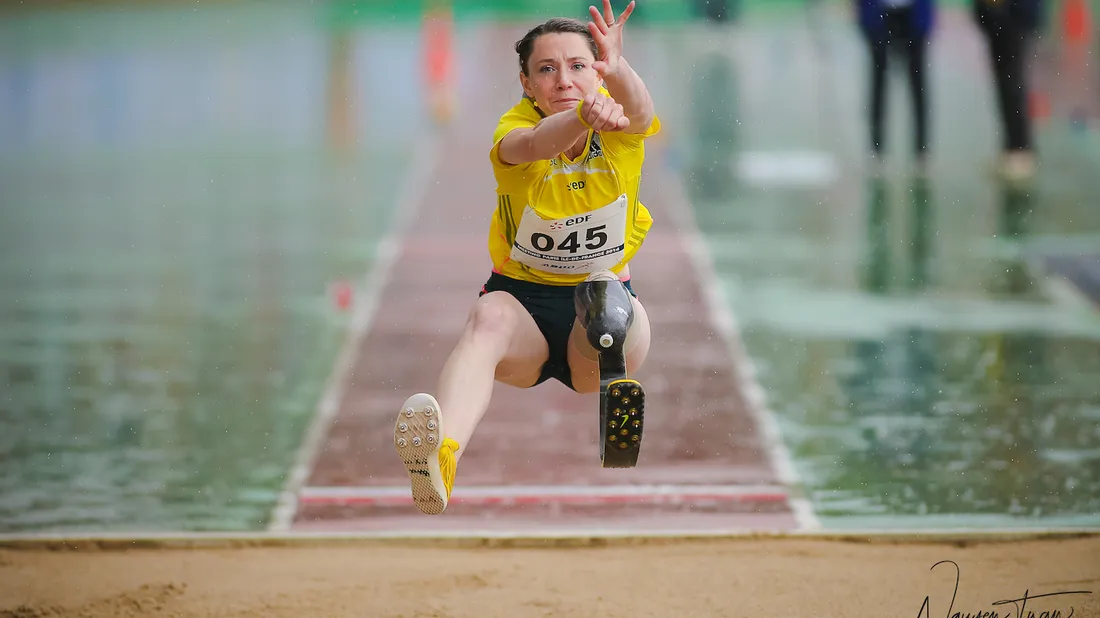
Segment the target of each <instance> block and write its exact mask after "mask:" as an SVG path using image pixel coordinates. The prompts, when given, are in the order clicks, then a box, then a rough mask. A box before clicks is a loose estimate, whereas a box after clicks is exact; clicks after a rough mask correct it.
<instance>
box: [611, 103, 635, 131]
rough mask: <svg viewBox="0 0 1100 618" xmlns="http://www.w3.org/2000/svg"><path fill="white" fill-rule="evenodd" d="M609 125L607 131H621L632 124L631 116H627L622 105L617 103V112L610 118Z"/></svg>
mask: <svg viewBox="0 0 1100 618" xmlns="http://www.w3.org/2000/svg"><path fill="white" fill-rule="evenodd" d="M608 125H609V126H608V128H607V129H606V130H607V131H621V130H623V129H625V128H626V127H627V126H629V125H630V118H627V116H626V113H625V112H624V111H623V106H622V105H619V104H618V103H616V104H615V113H614V114H612V115H611V118H609V119H608Z"/></svg>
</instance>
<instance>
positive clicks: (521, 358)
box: [394, 0, 660, 514]
mask: <svg viewBox="0 0 1100 618" xmlns="http://www.w3.org/2000/svg"><path fill="white" fill-rule="evenodd" d="M633 11H634V2H631V3H630V4H629V5H628V6H627V7H626V9H625V10H624V11H623V13H622V15H620V16H619V18H618V19H615V16H614V13H613V12H612V9H611V3H610V0H604V1H603V11H602V13H601V12H600V11H599V10H598V9H596V8H595V7H589V12H590V14H591V18H592V19H591V21H590V22H588V24H585V23H584V22H581V21H577V20H573V19H564V18H555V19H551V20H549V21H546V22H545V23H542V24H540V25H538V26H536V27H535V28H533V29H532V30H531V31H530V32H528V33H527V34H526V35H525V36H524V37H523V38H522V39H521V40H520V41H519V42H517V43H516V46H515V50H516V53H517V54H518V55H519V68H520V74H519V79H520V82H521V84H522V85H523V92H524V97H523V98H522V100H520V101H519V102H518V103H516V104H515V105H514V106H513V107H512V108H511V109H509V110H508V111H507V112H505V113H504V115H503V116H502V117H501V118H500V122H499V123H498V125H497V128H496V131H495V133H494V135H493V146H492V148H491V149H490V151H489V161H490V163H491V164H492V167H493V175H494V176H495V178H496V182H497V190H496V193H497V206H496V212H495V213H494V215H493V218H492V221H491V223H490V226H489V254H490V256H491V258H492V263H493V270H492V273H491V274H490V276H489V279H488V281H487V282H486V283H485V285H484V287H483V288H482V290H481V294H480V296H479V298H478V299H477V301H476V302H475V303H474V306H473V308H472V309H471V311H470V314H469V318H468V320H467V322H466V326H465V329H464V330H463V333H462V336H461V337H460V339H459V341H458V344H457V345H456V347H455V348H454V351H453V352H452V353H451V355H450V357H449V358H448V359H447V362H446V364H445V365H444V367H443V371H442V374H441V375H440V377H439V383H438V388H437V390H436V392H435V396H432V395H430V394H426V393H420V394H416V395H413V396H412V397H410V398H409V399H408V400H407V401H406V402H405V404H404V405H403V406H402V407H401V410H400V412H399V413H398V416H397V423H396V425H395V427H394V445H395V446H396V448H397V452H398V453H399V454H400V456H401V459H402V461H403V462H404V463H405V467H406V468H407V469H408V472H409V478H410V480H411V482H412V495H413V501H414V502H415V503H416V505H417V507H418V508H419V509H420V510H421V511H422V512H424V513H428V514H438V513H442V512H443V510H444V509H445V508H447V502H448V500H449V499H450V496H451V489H452V487H453V486H454V479H455V471H456V467H457V462H458V458H459V453H460V446H464V445H466V444H468V441H469V439H470V437H471V436H472V435H473V433H474V428H475V427H476V426H477V424H478V421H480V420H481V417H482V416H483V415H484V414H485V411H486V409H487V408H488V406H489V399H490V396H491V395H492V390H493V382H494V380H499V381H500V382H502V383H504V384H509V385H512V386H516V387H520V388H528V387H531V386H535V385H538V384H541V383H542V382H544V381H546V380H548V379H550V378H554V379H556V380H558V381H560V382H561V383H563V384H565V385H566V386H568V387H570V388H571V389H573V390H574V391H576V392H578V393H593V392H597V391H598V392H599V394H600V416H599V418H600V437H601V448H600V453H601V459H602V462H603V466H604V467H609V468H616V467H632V466H634V465H635V464H636V463H637V460H638V453H639V449H640V447H641V437H642V428H643V423H644V420H643V414H644V403H645V392H644V391H643V389H642V385H641V384H639V383H638V382H637V381H635V380H632V379H630V378H629V377H628V376H629V375H631V374H632V373H633V372H635V371H637V370H638V368H639V367H641V365H642V363H643V362H644V361H645V358H646V354H647V353H648V351H649V343H650V326H649V318H648V316H647V315H646V312H645V309H644V308H643V307H642V305H641V303H639V302H638V299H637V297H636V295H635V294H634V290H633V288H632V287H631V285H630V267H629V262H630V260H631V258H633V257H634V255H635V253H636V252H637V251H638V249H639V248H640V247H641V245H642V242H643V240H645V237H646V233H647V232H648V231H649V228H650V226H651V225H652V223H653V220H652V219H651V218H650V214H649V211H648V210H647V209H646V207H645V206H644V205H642V203H641V202H639V201H638V188H639V183H640V180H641V173H642V163H643V161H644V159H645V147H644V143H645V140H646V138H648V137H650V136H653V135H656V134H657V132H658V131H659V130H660V121H659V120H658V119H657V116H656V115H655V114H654V111H653V101H652V100H651V98H650V96H649V91H648V90H647V89H646V86H645V83H643V82H642V79H641V78H640V77H638V74H637V73H635V72H634V69H633V68H631V66H630V65H629V64H628V63H627V61H626V58H624V57H623V55H622V52H623V27H624V26H625V25H626V21H627V19H629V18H630V14H631V13H632V12H633Z"/></svg>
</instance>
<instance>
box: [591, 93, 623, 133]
mask: <svg viewBox="0 0 1100 618" xmlns="http://www.w3.org/2000/svg"><path fill="white" fill-rule="evenodd" d="M580 115H581V118H584V121H585V122H587V123H588V126H590V127H592V128H593V129H594V130H596V131H622V130H623V129H625V128H627V127H628V126H630V119H629V118H627V117H626V116H625V115H624V114H623V106H622V105H619V104H618V103H616V102H615V99H612V98H611V97H609V96H606V95H604V94H603V93H602V92H599V91H596V92H590V93H588V94H587V95H585V97H584V100H582V101H581V112H580Z"/></svg>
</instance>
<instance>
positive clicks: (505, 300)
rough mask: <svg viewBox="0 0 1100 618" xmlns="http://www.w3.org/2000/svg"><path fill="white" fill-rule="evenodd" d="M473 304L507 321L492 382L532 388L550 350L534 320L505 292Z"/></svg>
mask: <svg viewBox="0 0 1100 618" xmlns="http://www.w3.org/2000/svg"><path fill="white" fill-rule="evenodd" d="M477 302H478V303H479V304H485V305H488V306H489V307H492V309H491V310H490V313H498V312H499V313H506V314H507V315H508V316H509V318H510V319H508V320H506V321H507V322H509V323H510V324H511V328H510V334H509V340H508V351H507V352H506V353H505V355H504V358H503V359H501V361H500V363H499V364H498V365H497V368H496V374H495V377H496V379H497V380H498V381H500V382H503V383H504V384H508V385H510V386H516V387H519V388H527V387H529V386H532V385H534V384H535V382H537V381H538V379H539V376H540V375H541V374H542V366H543V365H544V364H546V361H547V360H548V359H549V358H550V348H549V347H548V346H547V345H546V338H545V337H543V335H542V331H540V330H539V327H538V325H537V324H535V320H534V318H532V317H531V314H530V313H528V312H527V309H525V308H524V307H523V305H522V304H520V302H519V301H518V300H516V298H515V297H514V296H512V295H511V294H509V293H507V292H501V291H496V292H490V293H488V294H485V295H484V296H482V297H481V298H479V299H478V301H477Z"/></svg>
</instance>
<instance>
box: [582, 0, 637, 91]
mask: <svg viewBox="0 0 1100 618" xmlns="http://www.w3.org/2000/svg"><path fill="white" fill-rule="evenodd" d="M588 12H589V13H590V14H591V15H592V21H590V22H588V31H589V32H591V33H592V38H593V39H595V40H596V48H597V49H599V50H600V57H599V58H597V59H596V62H594V63H592V68H593V69H596V72H597V73H599V74H600V76H601V77H607V76H608V75H614V74H615V72H616V71H618V70H619V58H620V57H621V56H622V55H623V26H625V25H626V20H628V19H630V14H631V13H633V12H634V1H633V0H631V2H630V4H628V5H626V9H625V10H624V11H623V14H622V15H619V19H615V13H614V12H613V11H612V10H611V0H603V14H602V15H601V14H600V12H599V10H597V9H596V7H594V6H590V7H588Z"/></svg>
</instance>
